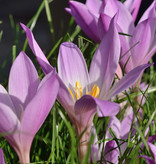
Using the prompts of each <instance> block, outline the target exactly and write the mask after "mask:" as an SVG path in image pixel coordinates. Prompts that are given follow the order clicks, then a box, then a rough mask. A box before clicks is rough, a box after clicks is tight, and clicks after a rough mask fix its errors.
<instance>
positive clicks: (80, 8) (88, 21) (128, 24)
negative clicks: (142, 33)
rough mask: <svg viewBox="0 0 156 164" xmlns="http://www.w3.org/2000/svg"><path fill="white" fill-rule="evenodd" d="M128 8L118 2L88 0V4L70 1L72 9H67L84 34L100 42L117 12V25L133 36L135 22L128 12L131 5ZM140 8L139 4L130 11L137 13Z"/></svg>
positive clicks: (111, 0)
mask: <svg viewBox="0 0 156 164" xmlns="http://www.w3.org/2000/svg"><path fill="white" fill-rule="evenodd" d="M130 3H132V2H130ZM134 4H136V3H134ZM126 6H127V7H125V6H124V4H122V3H121V2H119V1H116V0H103V1H100V0H97V1H95V0H87V1H86V4H83V3H80V2H76V1H69V7H70V8H67V9H66V11H68V12H69V13H70V14H71V15H72V16H73V17H74V19H75V21H76V23H77V24H78V25H79V26H80V27H81V29H82V30H83V31H84V33H86V34H87V35H88V36H89V37H90V38H91V39H92V40H94V41H95V42H100V40H102V38H103V35H105V33H106V31H107V30H108V28H109V23H110V20H111V18H113V16H114V15H115V14H116V13H117V12H119V18H118V21H117V23H118V25H119V27H120V28H121V29H122V32H123V33H126V34H131V31H133V29H134V21H133V17H132V15H131V13H130V11H129V10H128V8H129V4H126ZM138 7H139V4H137V6H133V7H132V8H130V10H131V9H133V11H134V13H137V12H136V11H137V10H138V9H137V8H138ZM134 9H135V10H134ZM134 15H136V14H134ZM101 34H102V35H101Z"/></svg>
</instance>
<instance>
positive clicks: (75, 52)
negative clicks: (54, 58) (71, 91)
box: [58, 42, 89, 88]
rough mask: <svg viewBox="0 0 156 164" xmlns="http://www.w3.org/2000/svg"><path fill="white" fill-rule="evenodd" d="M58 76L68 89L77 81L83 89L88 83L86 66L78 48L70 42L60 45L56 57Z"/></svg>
mask: <svg viewBox="0 0 156 164" xmlns="http://www.w3.org/2000/svg"><path fill="white" fill-rule="evenodd" d="M58 74H59V77H60V78H61V79H62V81H63V82H64V83H65V84H66V86H67V87H68V88H69V87H70V86H72V87H75V84H76V82H77V81H79V82H80V83H81V85H82V88H85V87H86V86H87V85H88V83H89V75H88V70H87V65H86V62H85V60H84V57H83V55H82V53H81V51H80V50H79V48H78V47H77V46H76V45H75V44H73V43H70V42H65V43H62V44H61V46H60V50H59V55H58Z"/></svg>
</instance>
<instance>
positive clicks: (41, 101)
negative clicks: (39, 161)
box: [0, 0, 156, 163]
mask: <svg viewBox="0 0 156 164" xmlns="http://www.w3.org/2000/svg"><path fill="white" fill-rule="evenodd" d="M140 3H141V0H127V1H126V2H125V3H121V2H119V1H117V0H103V1H100V0H87V1H86V4H82V3H80V2H76V1H69V6H70V8H68V9H66V10H67V11H68V12H69V13H70V14H71V15H72V16H73V17H74V18H75V21H76V22H77V24H78V25H79V26H80V27H81V28H82V30H83V31H84V32H85V33H86V35H88V37H90V38H91V39H92V40H93V41H95V42H98V43H99V46H98V48H97V50H96V52H95V54H94V56H93V59H92V62H91V65H90V69H89V71H88V69H87V64H86V62H85V59H84V57H83V54H82V53H81V51H80V49H79V48H78V47H77V46H76V45H75V44H73V43H71V42H64V43H62V44H61V45H60V49H59V54H58V72H56V70H55V68H53V67H52V66H51V65H50V63H49V61H48V60H47V58H46V57H45V55H44V54H43V52H42V50H41V49H40V47H39V45H38V44H37V42H36V40H35V39H34V36H33V34H32V32H31V30H30V29H29V28H27V27H26V26H25V25H24V24H22V23H21V26H22V28H23V29H24V31H25V32H26V36H27V39H28V43H29V46H30V48H31V50H32V51H33V53H34V55H35V56H36V58H37V60H38V63H39V64H40V66H41V68H42V70H43V72H44V74H45V77H44V78H43V79H42V81H41V82H40V80H39V77H38V73H37V71H36V69H35V66H34V65H33V63H32V62H31V60H30V59H29V57H28V56H27V55H26V54H25V53H24V52H20V54H19V55H18V56H17V58H16V59H15V61H14V63H13V65H12V68H11V71H10V75H9V84H8V92H7V91H6V90H5V88H4V87H3V86H2V85H0V120H1V121H0V133H2V134H3V135H4V137H5V138H6V140H7V141H8V142H9V143H10V144H11V145H12V147H13V148H14V150H15V151H16V153H17V154H18V156H19V160H20V163H29V162H30V157H29V154H30V148H31V144H32V141H33V138H34V136H35V134H36V133H37V131H38V130H39V129H40V127H41V125H42V124H43V122H44V120H45V119H46V117H47V115H48V113H49V112H50V110H51V108H52V106H53V104H54V102H55V100H56V99H57V100H58V101H59V102H60V104H61V105H62V106H63V107H64V109H65V110H66V112H67V114H68V116H69V118H70V120H71V122H72V124H73V125H74V127H75V130H76V134H77V136H80V135H81V134H82V133H83V135H82V137H81V139H80V143H79V148H78V154H79V160H80V162H81V161H82V159H83V158H84V156H85V154H86V152H87V147H88V143H89V140H90V134H91V133H94V134H95V136H96V131H95V129H94V126H93V118H94V115H95V114H97V115H98V117H110V122H109V125H108V128H109V127H111V128H112V130H113V131H114V133H115V135H116V136H117V138H120V139H126V138H128V134H129V131H130V128H131V124H132V120H133V112H132V111H128V112H127V114H126V115H125V118H124V119H123V120H122V121H121V122H120V121H119V120H118V119H117V117H115V116H116V115H117V114H118V112H119V111H120V105H119V104H118V103H115V102H113V100H114V97H115V96H116V95H117V94H118V95H120V94H121V92H122V91H124V90H126V89H127V88H129V87H132V89H133V88H135V86H136V85H137V87H140V88H141V86H142V85H141V77H142V74H143V71H144V70H145V69H146V68H148V67H149V66H151V64H148V62H149V60H150V59H151V57H152V55H153V54H154V53H155V52H156V33H155V31H156V11H155V8H156V2H155V1H154V2H153V3H152V4H151V6H150V7H149V8H148V9H147V10H146V11H145V13H144V14H143V16H142V17H141V19H140V20H139V23H138V24H137V25H136V26H135V25H134V22H135V20H136V17H137V14H138V10H139V7H140ZM123 70H124V72H125V75H123V74H122V72H123ZM116 74H117V75H118V78H119V79H118V80H116V81H114V77H115V75H116ZM137 80H138V82H137V83H136V81H137ZM122 96H123V95H122ZM137 101H138V103H140V98H139V97H138V99H137ZM32 125H33V126H32ZM107 138H112V136H111V135H110V133H109V131H108V130H107V131H106V139H107ZM155 139H156V136H151V138H149V140H148V145H149V148H150V150H151V151H152V154H153V157H147V156H142V157H144V158H145V159H146V160H147V161H148V162H149V163H150V162H151V163H152V162H153V163H156V146H154V144H152V142H153V141H154V140H155ZM96 142H97V137H95V140H94V144H93V145H92V149H91V160H92V161H98V160H100V159H101V147H100V145H98V144H96ZM125 148H126V143H124V144H122V145H121V149H122V153H123V152H124V151H125ZM111 149H113V150H112V151H110V150H111ZM106 152H107V153H106ZM103 153H104V154H106V155H105V156H104V159H103V160H105V161H109V162H112V163H118V156H119V150H118V148H117V145H116V142H115V141H114V140H111V141H107V142H106V144H105V147H104V152H103ZM0 159H1V163H4V159H3V158H2V152H1V155H0Z"/></svg>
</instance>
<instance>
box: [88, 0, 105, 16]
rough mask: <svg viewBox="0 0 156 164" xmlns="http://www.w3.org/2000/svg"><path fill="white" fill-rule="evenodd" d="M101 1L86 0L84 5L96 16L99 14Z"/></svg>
mask: <svg viewBox="0 0 156 164" xmlns="http://www.w3.org/2000/svg"><path fill="white" fill-rule="evenodd" d="M101 5H102V2H101V1H99V0H98V1H95V0H87V1H86V6H87V7H88V9H89V10H90V12H92V13H93V14H95V15H96V16H98V15H99V13H100V9H101Z"/></svg>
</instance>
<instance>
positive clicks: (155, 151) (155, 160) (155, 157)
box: [141, 135, 156, 164]
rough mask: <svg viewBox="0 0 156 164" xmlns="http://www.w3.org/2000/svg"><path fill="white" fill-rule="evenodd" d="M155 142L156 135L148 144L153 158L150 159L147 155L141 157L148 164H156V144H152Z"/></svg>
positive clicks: (150, 138)
mask: <svg viewBox="0 0 156 164" xmlns="http://www.w3.org/2000/svg"><path fill="white" fill-rule="evenodd" d="M154 140H156V135H154V136H151V137H149V139H148V142H147V144H148V146H149V149H150V152H151V155H152V157H149V156H146V155H141V157H142V158H145V160H146V162H147V163H148V164H155V163H156V146H155V145H154V144H152V142H153V141H154Z"/></svg>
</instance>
